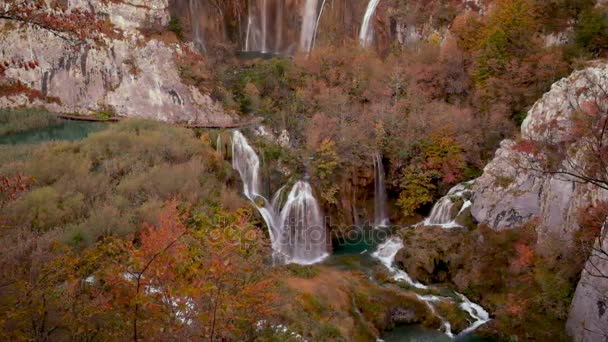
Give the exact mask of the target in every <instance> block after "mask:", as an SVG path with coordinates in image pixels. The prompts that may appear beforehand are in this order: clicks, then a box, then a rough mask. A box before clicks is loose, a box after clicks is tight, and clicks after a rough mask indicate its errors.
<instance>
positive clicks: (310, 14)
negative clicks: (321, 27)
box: [300, 0, 319, 52]
mask: <svg viewBox="0 0 608 342" xmlns="http://www.w3.org/2000/svg"><path fill="white" fill-rule="evenodd" d="M318 5H319V0H306V4H305V6H304V17H303V19H302V30H301V31H300V48H301V49H302V50H303V51H306V52H310V50H311V48H312V41H313V39H314V34H315V27H316V22H317V8H318Z"/></svg>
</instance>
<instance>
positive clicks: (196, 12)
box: [188, 0, 205, 50]
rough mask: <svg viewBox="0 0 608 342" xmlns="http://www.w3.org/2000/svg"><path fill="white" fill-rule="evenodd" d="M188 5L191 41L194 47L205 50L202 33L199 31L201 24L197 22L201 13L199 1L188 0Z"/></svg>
mask: <svg viewBox="0 0 608 342" xmlns="http://www.w3.org/2000/svg"><path fill="white" fill-rule="evenodd" d="M188 5H189V6H188V8H189V10H190V25H191V26H192V39H193V40H194V45H195V46H196V47H197V48H199V49H201V50H205V42H204V41H203V31H202V29H201V23H200V22H199V17H200V15H201V13H202V11H201V1H200V0H189V2H188Z"/></svg>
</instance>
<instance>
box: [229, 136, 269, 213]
mask: <svg viewBox="0 0 608 342" xmlns="http://www.w3.org/2000/svg"><path fill="white" fill-rule="evenodd" d="M232 167H233V168H234V169H235V170H237V171H238V173H239V174H240V175H241V180H242V181H243V193H244V194H245V196H246V197H247V198H248V199H249V200H251V201H253V202H254V203H255V201H256V198H257V197H258V196H259V197H263V196H261V195H260V193H261V191H260V189H261V183H260V158H259V157H258V155H257V154H256V153H255V151H254V150H253V148H252V147H251V145H249V142H247V139H245V136H244V135H243V134H242V133H241V132H239V131H234V133H233V135H232Z"/></svg>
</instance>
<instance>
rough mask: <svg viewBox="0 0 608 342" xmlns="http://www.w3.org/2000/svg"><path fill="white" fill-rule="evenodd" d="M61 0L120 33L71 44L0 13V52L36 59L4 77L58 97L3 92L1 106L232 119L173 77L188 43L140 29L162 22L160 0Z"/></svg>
mask: <svg viewBox="0 0 608 342" xmlns="http://www.w3.org/2000/svg"><path fill="white" fill-rule="evenodd" d="M68 6H69V8H70V9H75V8H78V9H83V10H87V11H88V10H90V11H94V12H95V14H96V17H98V18H105V20H109V21H110V22H111V23H112V25H113V26H114V28H115V30H116V31H117V32H120V33H121V34H120V36H121V37H122V38H118V39H113V38H109V37H108V38H106V39H104V41H103V43H102V44H98V43H97V44H95V43H89V44H84V46H80V47H78V48H74V47H73V46H72V45H71V44H70V43H69V42H67V41H65V40H63V39H61V38H59V37H57V36H56V35H54V34H52V33H51V32H49V31H46V30H43V29H38V28H35V27H33V26H31V25H27V24H18V23H16V22H11V21H5V20H0V40H1V41H2V46H1V48H0V60H2V61H18V62H24V63H28V62H30V61H31V62H34V61H35V62H36V63H37V65H38V66H37V67H36V68H9V69H8V70H7V71H6V73H5V74H6V77H7V79H8V80H11V81H18V82H21V83H22V84H23V85H25V86H26V87H27V88H29V89H31V90H34V91H39V92H41V93H42V95H43V96H44V97H48V98H55V99H56V100H58V101H54V102H51V103H45V102H44V101H42V100H40V99H32V98H31V97H29V98H28V97H27V96H25V95H24V94H18V93H17V94H15V93H10V94H4V96H2V97H0V106H2V107H15V106H22V105H44V106H46V107H48V108H49V109H51V110H54V111H57V112H62V113H78V114H94V113H99V112H110V113H113V114H116V115H119V116H131V117H142V118H149V119H155V120H160V121H167V122H182V123H191V124H214V125H221V124H227V123H230V122H231V121H232V118H231V117H230V116H229V115H227V114H225V113H224V112H223V110H222V109H221V107H220V106H218V105H217V104H216V103H214V101H213V100H212V99H211V98H210V97H209V96H208V95H207V94H203V93H201V92H200V91H199V90H198V89H197V88H195V87H193V86H188V85H186V84H185V83H184V82H182V80H181V79H180V75H179V72H178V67H177V65H176V58H177V56H180V55H182V54H184V53H187V50H188V46H186V45H183V44H181V43H179V42H176V41H174V42H171V41H170V40H168V41H161V40H159V39H154V38H149V37H146V36H145V35H144V34H143V33H142V30H144V29H145V28H147V27H164V26H166V25H167V23H168V22H169V12H168V2H167V0H152V1H143V0H132V1H128V2H126V1H101V0H70V1H69V2H68Z"/></svg>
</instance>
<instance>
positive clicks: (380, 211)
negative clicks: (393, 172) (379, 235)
mask: <svg viewBox="0 0 608 342" xmlns="http://www.w3.org/2000/svg"><path fill="white" fill-rule="evenodd" d="M384 177H385V176H384V165H383V164H382V156H381V155H380V154H379V153H376V154H375V155H374V227H386V226H388V224H389V220H388V211H387V208H386V185H385V182H384Z"/></svg>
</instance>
